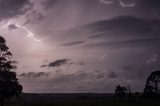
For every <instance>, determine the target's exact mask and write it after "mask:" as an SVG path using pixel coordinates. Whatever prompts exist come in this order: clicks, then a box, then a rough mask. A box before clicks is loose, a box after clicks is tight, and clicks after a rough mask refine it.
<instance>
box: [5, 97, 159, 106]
mask: <svg viewBox="0 0 160 106" xmlns="http://www.w3.org/2000/svg"><path fill="white" fill-rule="evenodd" d="M5 106H160V100H154V99H150V100H149V99H136V100H133V99H132V100H118V99H111V100H109V99H85V100H62V101H50V102H45V101H37V102H32V103H26V102H25V103H24V102H19V103H14V102H12V103H6V104H5Z"/></svg>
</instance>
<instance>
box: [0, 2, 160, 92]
mask: <svg viewBox="0 0 160 106" xmlns="http://www.w3.org/2000/svg"><path fill="white" fill-rule="evenodd" d="M1 1H3V2H0V4H1V5H9V7H6V6H0V13H3V14H2V15H0V25H1V27H0V32H1V35H2V36H3V37H4V38H5V39H6V41H7V45H8V46H9V48H10V50H11V52H12V53H13V60H15V61H17V63H16V65H17V67H18V68H17V69H16V70H15V71H16V73H17V75H18V78H19V80H20V83H21V84H22V85H23V87H24V92H40V93H74V92H78V93H81V92H114V89H115V87H116V86H117V85H118V84H122V85H130V87H131V88H132V90H133V91H142V90H143V88H144V84H145V80H146V78H147V76H148V75H149V74H150V73H151V72H152V71H155V70H158V69H160V67H159V64H160V55H159V54H160V49H159V45H160V31H159V30H160V16H159V14H160V12H159V11H160V1H159V0H23V1H21V0H15V1H17V2H16V3H14V2H10V1H9V0H8V1H6V0H1ZM15 7H16V8H15ZM133 85H134V86H133Z"/></svg>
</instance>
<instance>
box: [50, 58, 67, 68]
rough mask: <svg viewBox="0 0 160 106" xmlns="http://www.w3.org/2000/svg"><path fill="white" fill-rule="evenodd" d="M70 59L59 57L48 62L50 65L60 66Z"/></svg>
mask: <svg viewBox="0 0 160 106" xmlns="http://www.w3.org/2000/svg"><path fill="white" fill-rule="evenodd" d="M69 61H70V60H69V59H59V60H56V61H53V62H50V63H49V64H48V67H59V66H62V65H65V64H68V62H69Z"/></svg>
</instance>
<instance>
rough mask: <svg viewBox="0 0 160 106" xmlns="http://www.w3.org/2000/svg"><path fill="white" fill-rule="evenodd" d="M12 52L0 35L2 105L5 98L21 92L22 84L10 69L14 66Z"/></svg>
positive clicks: (0, 90)
mask: <svg viewBox="0 0 160 106" xmlns="http://www.w3.org/2000/svg"><path fill="white" fill-rule="evenodd" d="M11 58H12V54H11V52H10V51H9V48H8V47H7V45H6V41H5V39H4V38H3V37H1V36H0V104H1V106H3V104H4V102H5V101H6V100H10V99H11V98H12V97H14V96H19V94H21V93H22V89H23V88H22V86H21V85H20V84H19V81H18V79H17V77H16V73H15V72H14V71H11V70H12V69H15V68H16V66H15V65H12V61H11Z"/></svg>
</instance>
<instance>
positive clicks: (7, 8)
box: [0, 0, 33, 21]
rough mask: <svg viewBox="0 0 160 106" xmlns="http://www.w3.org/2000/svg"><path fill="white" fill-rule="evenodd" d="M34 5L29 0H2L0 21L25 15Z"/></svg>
mask: <svg viewBox="0 0 160 106" xmlns="http://www.w3.org/2000/svg"><path fill="white" fill-rule="evenodd" d="M32 6H33V4H32V3H30V1H29V0H0V14H1V15H0V21H2V20H6V19H9V18H13V17H15V16H18V15H23V14H25V13H26V12H27V11H28V10H30V9H31V8H32Z"/></svg>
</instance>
